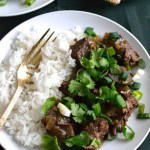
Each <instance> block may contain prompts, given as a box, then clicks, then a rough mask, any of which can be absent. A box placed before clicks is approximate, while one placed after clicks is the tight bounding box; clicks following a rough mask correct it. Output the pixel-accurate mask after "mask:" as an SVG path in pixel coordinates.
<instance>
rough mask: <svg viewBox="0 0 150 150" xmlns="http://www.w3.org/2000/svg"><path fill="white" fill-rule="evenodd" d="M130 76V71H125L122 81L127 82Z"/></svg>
mask: <svg viewBox="0 0 150 150" xmlns="http://www.w3.org/2000/svg"><path fill="white" fill-rule="evenodd" d="M128 75H129V71H124V72H123V74H122V77H121V79H122V80H124V81H125V80H126V79H127V78H128Z"/></svg>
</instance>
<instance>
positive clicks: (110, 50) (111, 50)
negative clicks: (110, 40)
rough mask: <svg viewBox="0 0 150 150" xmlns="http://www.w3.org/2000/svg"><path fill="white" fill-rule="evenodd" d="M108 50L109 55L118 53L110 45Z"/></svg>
mask: <svg viewBox="0 0 150 150" xmlns="http://www.w3.org/2000/svg"><path fill="white" fill-rule="evenodd" d="M107 51H108V54H109V56H113V55H115V54H116V52H115V50H114V48H113V47H108V48H107Z"/></svg>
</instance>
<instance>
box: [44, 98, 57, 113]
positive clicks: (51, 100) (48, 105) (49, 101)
mask: <svg viewBox="0 0 150 150" xmlns="http://www.w3.org/2000/svg"><path fill="white" fill-rule="evenodd" d="M56 104H57V101H56V99H55V97H51V98H48V99H47V100H46V101H45V103H44V104H43V106H42V113H44V114H47V113H48V111H49V110H50V109H51V108H52V107H53V106H55V105H56Z"/></svg>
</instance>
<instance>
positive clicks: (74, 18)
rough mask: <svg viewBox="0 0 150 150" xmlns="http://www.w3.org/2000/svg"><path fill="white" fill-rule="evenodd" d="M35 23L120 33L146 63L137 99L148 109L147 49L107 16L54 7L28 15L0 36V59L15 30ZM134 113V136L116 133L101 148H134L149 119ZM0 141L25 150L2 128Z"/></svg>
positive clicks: (12, 149) (10, 149) (149, 125)
mask: <svg viewBox="0 0 150 150" xmlns="http://www.w3.org/2000/svg"><path fill="white" fill-rule="evenodd" d="M58 18H59V19H58ZM36 24H40V25H41V26H45V25H46V26H52V27H54V29H55V30H57V31H62V30H65V29H67V30H68V29H72V28H73V27H74V26H76V25H79V26H81V27H82V28H86V27H87V26H90V27H93V28H94V29H95V31H96V32H97V34H100V35H103V34H104V33H105V32H113V31H116V32H118V33H119V34H121V35H122V36H123V37H124V38H125V39H127V40H128V41H129V43H130V45H132V47H133V48H134V49H136V50H137V52H138V53H139V54H140V57H141V58H143V59H144V60H145V61H146V64H147V67H146V69H145V74H144V75H143V77H142V78H141V79H140V81H139V82H141V83H142V87H141V90H142V92H143V93H144V96H143V99H142V100H141V102H142V103H145V106H146V110H145V111H146V112H148V111H149V110H150V101H149V89H150V80H149V77H150V57H149V55H148V53H147V52H146V50H145V48H144V47H143V46H142V44H141V43H140V42H139V41H138V40H137V39H136V38H135V37H134V36H133V35H132V34H131V33H130V32H129V31H127V30H126V29H125V28H123V27H122V26H120V25H119V24H117V23H115V22H113V21H111V20H110V19H107V18H105V17H102V16H99V15H95V14H91V13H87V12H80V11H57V12H52V13H47V14H44V15H40V16H37V17H35V18H32V19H30V20H28V21H26V22H24V23H22V24H20V25H19V26H17V27H16V28H14V29H13V30H12V31H11V32H9V33H8V34H7V35H6V36H5V37H4V38H3V39H2V40H1V42H0V49H1V50H3V51H1V55H0V61H1V60H2V59H3V58H4V56H5V55H6V54H7V53H8V52H9V50H10V43H11V40H12V39H13V37H14V36H15V35H16V33H17V31H21V30H22V31H23V30H26V29H27V28H29V27H30V26H35V25H36ZM136 115H137V110H135V111H134V112H133V113H132V116H131V117H130V119H129V121H128V125H129V126H130V127H131V128H132V129H133V130H134V131H135V138H134V139H133V140H132V141H130V142H127V141H125V140H123V139H122V138H121V137H122V135H121V134H119V137H118V138H117V139H116V140H114V141H111V142H108V141H106V142H104V144H103V146H102V150H116V149H118V148H119V149H121V150H134V149H136V148H137V147H138V146H139V145H140V144H141V143H142V142H143V140H144V139H145V138H146V136H147V135H148V133H149V129H150V119H149V120H138V119H136ZM0 143H1V145H2V146H3V147H5V148H6V150H25V148H24V147H23V146H21V145H18V144H17V142H16V141H15V140H14V139H13V137H11V136H10V135H8V134H7V132H6V131H4V130H1V131H0Z"/></svg>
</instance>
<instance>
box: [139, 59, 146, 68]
mask: <svg viewBox="0 0 150 150" xmlns="http://www.w3.org/2000/svg"><path fill="white" fill-rule="evenodd" d="M138 65H139V67H140V68H142V69H145V68H146V63H145V61H144V59H140V60H139V62H138Z"/></svg>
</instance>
